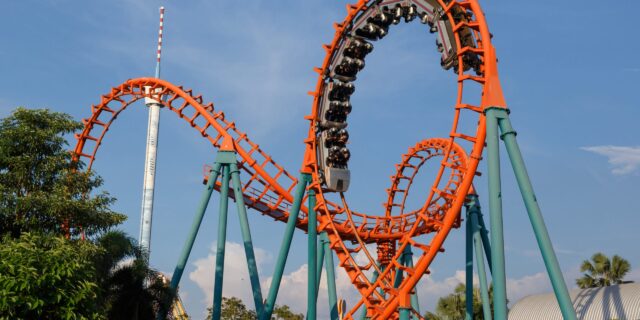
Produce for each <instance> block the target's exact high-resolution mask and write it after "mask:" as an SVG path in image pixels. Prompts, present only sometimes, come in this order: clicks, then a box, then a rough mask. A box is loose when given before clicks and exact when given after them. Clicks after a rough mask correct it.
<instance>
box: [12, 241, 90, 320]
mask: <svg viewBox="0 0 640 320" xmlns="http://www.w3.org/2000/svg"><path fill="white" fill-rule="evenodd" d="M97 251H98V249H97V247H95V246H94V245H92V244H91V243H89V242H83V241H70V240H66V239H64V238H63V237H59V236H51V235H36V234H31V233H23V234H22V236H20V237H19V238H18V239H13V238H11V237H8V236H5V237H4V238H3V239H2V245H1V246H0V319H100V318H102V316H101V306H100V304H99V301H98V299H97V298H98V293H99V290H98V285H97V283H96V282H95V278H96V270H95V268H94V257H95V255H96V253H97Z"/></svg>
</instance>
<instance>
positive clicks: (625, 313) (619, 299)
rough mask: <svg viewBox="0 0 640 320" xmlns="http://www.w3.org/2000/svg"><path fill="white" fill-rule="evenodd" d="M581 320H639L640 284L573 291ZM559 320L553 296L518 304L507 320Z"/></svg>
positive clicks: (574, 302) (526, 298) (558, 311)
mask: <svg viewBox="0 0 640 320" xmlns="http://www.w3.org/2000/svg"><path fill="white" fill-rule="evenodd" d="M569 294H570V296H571V301H572V302H573V307H574V308H575V309H576V313H577V315H578V319H580V320H591V319H594V320H596V319H597V320H603V319H605V320H610V319H611V320H612V319H619V320H639V319H640V284H638V283H626V284H620V285H613V286H609V287H601V288H589V289H575V290H571V292H570V293H569ZM520 319H527V320H529V319H544V320H555V319H558V320H562V314H561V313H560V307H559V306H558V302H557V300H556V298H555V295H554V294H553V293H546V294H539V295H532V296H528V297H525V298H524V299H522V300H520V301H518V302H517V303H516V304H515V305H514V306H513V308H511V310H510V311H509V320H520Z"/></svg>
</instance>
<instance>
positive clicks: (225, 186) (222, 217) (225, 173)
mask: <svg viewBox="0 0 640 320" xmlns="http://www.w3.org/2000/svg"><path fill="white" fill-rule="evenodd" d="M228 208H229V166H228V165H225V166H223V167H222V185H221V187H220V213H219V217H218V243H217V249H216V273H215V275H214V276H215V280H214V287H213V313H212V316H213V317H212V319H220V312H221V310H222V281H223V279H224V252H225V247H226V242H227V212H228Z"/></svg>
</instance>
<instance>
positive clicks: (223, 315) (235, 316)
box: [207, 297, 304, 320]
mask: <svg viewBox="0 0 640 320" xmlns="http://www.w3.org/2000/svg"><path fill="white" fill-rule="evenodd" d="M207 310H208V311H209V316H208V317H207V320H210V319H211V317H212V313H213V309H212V308H208V309H207ZM257 318H258V317H257V315H256V312H255V311H253V310H249V309H247V306H246V305H245V304H244V302H242V300H240V299H238V298H236V297H231V298H227V297H222V309H221V312H220V320H255V319H257ZM271 319H272V320H302V319H304V314H302V313H294V312H293V311H292V310H291V308H290V307H289V306H287V305H282V306H281V305H276V306H275V308H273V314H272V315H271Z"/></svg>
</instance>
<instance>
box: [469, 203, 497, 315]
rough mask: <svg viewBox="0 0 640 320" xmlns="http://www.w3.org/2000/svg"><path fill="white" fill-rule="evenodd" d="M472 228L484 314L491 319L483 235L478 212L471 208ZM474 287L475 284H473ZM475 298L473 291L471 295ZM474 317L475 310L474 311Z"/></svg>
mask: <svg viewBox="0 0 640 320" xmlns="http://www.w3.org/2000/svg"><path fill="white" fill-rule="evenodd" d="M469 218H470V220H471V229H472V231H473V242H474V244H475V250H476V267H477V268H478V278H479V280H480V299H481V301H482V314H483V316H484V320H491V319H492V315H491V301H490V300H489V285H488V282H487V272H486V270H485V267H484V254H483V251H482V250H483V248H482V236H481V235H480V224H479V223H478V212H477V211H475V210H471V212H470V214H469ZM472 288H473V284H472ZM471 298H472V299H473V293H472V295H471ZM472 318H473V312H472Z"/></svg>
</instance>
